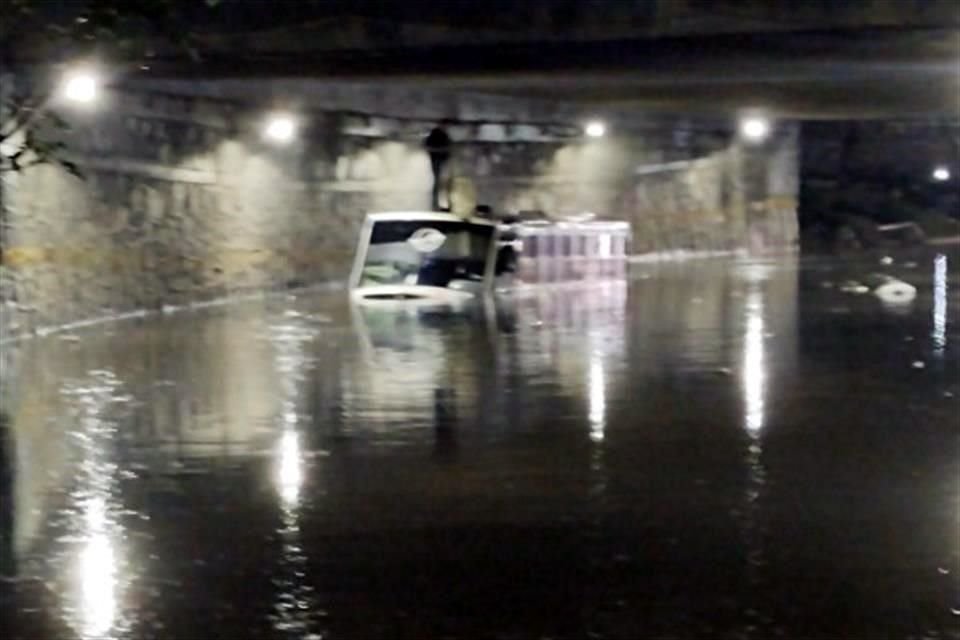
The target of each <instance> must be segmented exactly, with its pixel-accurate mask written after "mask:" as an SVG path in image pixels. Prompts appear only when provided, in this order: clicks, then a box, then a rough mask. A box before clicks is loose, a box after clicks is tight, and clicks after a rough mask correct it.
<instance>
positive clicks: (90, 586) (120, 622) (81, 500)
mask: <svg viewBox="0 0 960 640" xmlns="http://www.w3.org/2000/svg"><path fill="white" fill-rule="evenodd" d="M120 387H121V382H120V380H119V379H118V378H117V376H116V375H115V374H114V373H113V372H112V371H110V370H105V369H104V370H92V371H90V372H89V374H88V376H87V377H85V378H83V379H81V380H75V381H70V382H68V383H67V384H65V385H64V389H63V395H64V396H65V397H66V398H67V399H68V407H69V408H70V409H71V413H72V416H73V418H74V419H75V420H76V422H77V425H78V429H77V430H76V431H74V432H73V436H74V440H75V442H76V451H77V456H78V458H79V460H78V463H79V464H78V471H77V476H76V479H75V486H74V488H73V490H72V491H71V493H70V494H69V502H70V504H71V507H70V508H69V510H68V511H67V512H66V513H67V517H68V520H70V521H71V522H67V523H66V526H67V527H68V530H69V532H68V533H66V534H65V535H64V536H63V539H62V542H63V543H64V544H65V545H66V549H65V550H64V551H63V556H65V557H64V558H63V561H66V564H67V566H71V565H72V566H71V568H70V569H69V570H68V572H69V574H71V575H73V576H74V584H75V586H74V588H71V589H68V590H67V593H69V594H72V595H71V597H69V598H67V599H65V600H64V603H63V613H64V617H65V618H66V620H67V621H68V624H70V626H71V627H73V628H74V629H75V630H76V631H77V634H78V635H79V636H80V637H81V638H90V639H93V638H104V637H112V636H114V635H116V634H117V633H120V632H122V630H123V628H124V626H125V624H126V622H127V621H126V620H124V618H123V615H122V611H121V608H122V607H121V604H122V602H123V597H124V592H125V591H126V590H127V589H129V587H130V582H131V578H132V575H131V572H130V568H129V566H128V563H127V561H126V559H125V558H123V556H122V541H123V539H124V537H125V532H124V528H123V525H122V524H121V516H122V515H123V514H124V509H123V506H122V504H121V502H120V499H119V496H118V486H117V485H118V482H119V480H120V468H119V466H118V464H117V462H116V458H117V456H116V449H117V442H116V440H117V420H118V416H116V415H114V413H115V410H116V407H117V406H118V405H122V404H124V403H125V402H126V401H128V400H129V398H127V397H126V396H124V395H122V394H120V392H119V391H120ZM71 557H72V558H73V559H74V561H73V562H69V561H68V560H69V559H70V558H71Z"/></svg>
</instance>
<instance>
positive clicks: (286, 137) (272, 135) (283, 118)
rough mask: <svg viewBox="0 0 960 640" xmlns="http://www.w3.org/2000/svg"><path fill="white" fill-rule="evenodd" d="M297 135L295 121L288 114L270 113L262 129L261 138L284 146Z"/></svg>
mask: <svg viewBox="0 0 960 640" xmlns="http://www.w3.org/2000/svg"><path fill="white" fill-rule="evenodd" d="M296 134H297V120H296V118H294V117H293V116H292V115H290V114H289V113H272V114H270V115H269V116H268V117H267V121H266V123H265V124H264V127H263V136H264V138H266V139H267V140H269V141H271V142H276V143H278V144H286V143H288V142H290V141H291V140H293V138H294V137H295V136H296Z"/></svg>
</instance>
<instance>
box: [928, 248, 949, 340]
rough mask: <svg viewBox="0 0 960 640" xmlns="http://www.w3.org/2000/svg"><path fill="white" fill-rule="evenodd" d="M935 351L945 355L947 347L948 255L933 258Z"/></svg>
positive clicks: (933, 336)
mask: <svg viewBox="0 0 960 640" xmlns="http://www.w3.org/2000/svg"><path fill="white" fill-rule="evenodd" d="M931 337H932V338H933V353H934V355H936V356H940V357H942V356H943V352H944V350H945V349H946V348H947V256H945V255H944V254H942V253H941V254H938V255H937V257H936V258H934V260H933V331H932V333H931Z"/></svg>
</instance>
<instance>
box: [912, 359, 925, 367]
mask: <svg viewBox="0 0 960 640" xmlns="http://www.w3.org/2000/svg"><path fill="white" fill-rule="evenodd" d="M926 366H927V363H925V362H924V361H923V360H914V361H913V368H914V369H923V368H924V367H926Z"/></svg>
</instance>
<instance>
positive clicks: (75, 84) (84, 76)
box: [60, 69, 100, 104]
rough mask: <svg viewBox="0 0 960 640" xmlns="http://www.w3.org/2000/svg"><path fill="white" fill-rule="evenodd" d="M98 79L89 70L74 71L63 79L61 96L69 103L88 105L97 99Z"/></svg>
mask: <svg viewBox="0 0 960 640" xmlns="http://www.w3.org/2000/svg"><path fill="white" fill-rule="evenodd" d="M99 88H100V78H99V77H97V74H96V73H94V72H93V71H92V70H90V69H74V70H71V71H68V72H67V74H66V75H65V76H64V77H63V83H62V85H61V87H60V93H61V95H62V96H63V97H64V98H65V99H66V100H69V101H70V102H75V103H77V104H90V103H91V102H93V101H94V100H96V99H97V93H98V92H99Z"/></svg>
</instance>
